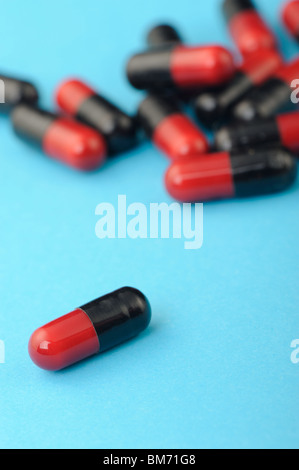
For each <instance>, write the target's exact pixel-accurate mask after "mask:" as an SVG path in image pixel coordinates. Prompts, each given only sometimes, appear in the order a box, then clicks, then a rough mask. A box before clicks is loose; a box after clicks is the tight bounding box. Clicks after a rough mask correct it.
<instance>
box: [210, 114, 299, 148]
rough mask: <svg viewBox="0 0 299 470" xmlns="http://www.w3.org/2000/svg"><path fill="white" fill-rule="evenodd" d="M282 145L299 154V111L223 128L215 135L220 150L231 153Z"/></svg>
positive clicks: (216, 144)
mask: <svg viewBox="0 0 299 470" xmlns="http://www.w3.org/2000/svg"><path fill="white" fill-rule="evenodd" d="M264 144H267V145H276V144H277V145H280V146H282V147H285V148H287V149H288V150H290V151H291V152H293V153H298V152H299V111H293V112H291V113H284V114H280V115H278V116H275V117H270V118H267V119H258V120H256V121H253V122H249V123H245V124H244V123H235V124H233V125H230V126H226V127H223V128H222V129H220V130H219V131H218V132H217V133H216V135H215V146H216V148H217V149H218V150H225V151H228V152H230V151H231V150H233V149H238V148H242V147H249V148H255V147H257V146H259V145H264Z"/></svg>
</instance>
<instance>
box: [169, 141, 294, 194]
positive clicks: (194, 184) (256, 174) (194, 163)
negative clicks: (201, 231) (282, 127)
mask: <svg viewBox="0 0 299 470" xmlns="http://www.w3.org/2000/svg"><path fill="white" fill-rule="evenodd" d="M296 174H297V165H296V160H295V158H294V157H293V156H292V155H291V154H290V153H289V152H287V151H286V150H284V149H281V148H279V147H275V148H263V149H256V150H254V151H250V152H246V151H243V152H242V151H240V152H237V153H228V152H219V153H214V154H209V155H204V156H202V157H201V158H196V159H189V160H183V161H178V162H174V163H173V164H172V165H171V166H170V168H169V169H168V171H167V173H166V176H165V184H166V189H167V191H168V192H169V194H170V195H171V196H172V197H173V198H174V199H176V200H178V201H181V202H204V201H210V200H213V199H223V198H232V197H250V196H259V195H264V194H270V193H275V192H279V191H283V190H285V189H287V188H288V187H289V186H291V185H292V184H293V182H294V181H295V178H296Z"/></svg>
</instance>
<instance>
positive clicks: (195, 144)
mask: <svg viewBox="0 0 299 470" xmlns="http://www.w3.org/2000/svg"><path fill="white" fill-rule="evenodd" d="M153 142H154V144H155V145H156V146H157V147H158V148H159V149H160V150H161V151H162V152H164V153H165V154H166V155H167V156H168V157H169V158H171V159H173V160H180V159H184V158H188V157H191V156H194V157H196V156H197V155H201V154H203V153H206V152H207V151H208V150H209V143H208V141H207V139H206V137H205V135H204V134H203V133H202V132H200V130H199V129H198V128H197V127H196V126H195V124H193V122H192V121H190V119H188V117H187V116H184V115H183V114H172V115H171V116H168V117H166V118H165V119H163V120H162V121H161V123H160V124H159V125H158V127H157V128H156V129H155V132H154V134H153Z"/></svg>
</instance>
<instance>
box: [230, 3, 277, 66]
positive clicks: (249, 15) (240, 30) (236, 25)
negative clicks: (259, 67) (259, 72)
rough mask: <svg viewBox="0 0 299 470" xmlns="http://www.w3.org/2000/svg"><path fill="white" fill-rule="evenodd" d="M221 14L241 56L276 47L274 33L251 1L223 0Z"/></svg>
mask: <svg viewBox="0 0 299 470" xmlns="http://www.w3.org/2000/svg"><path fill="white" fill-rule="evenodd" d="M223 12H224V16H225V19H226V22H227V24H228V27H229V31H230V34H231V36H232V38H233V40H234V42H235V44H236V46H237V48H238V49H239V51H240V53H241V54H242V56H243V57H244V58H245V57H248V55H250V54H252V53H253V52H259V51H260V50H262V49H273V50H275V49H276V47H277V42H276V38H275V35H274V33H273V32H272V31H271V29H270V28H269V27H268V25H267V24H266V23H265V21H264V20H263V18H262V17H261V16H260V14H259V13H258V11H257V9H256V8H255V6H254V4H253V2H252V1H251V0H225V1H224V3H223Z"/></svg>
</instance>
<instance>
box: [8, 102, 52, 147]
mask: <svg viewBox="0 0 299 470" xmlns="http://www.w3.org/2000/svg"><path fill="white" fill-rule="evenodd" d="M11 120H12V124H13V128H14V131H15V133H16V134H17V135H18V136H20V137H22V138H23V139H25V140H26V141H28V142H31V143H35V144H38V145H39V146H42V144H43V139H44V137H45V135H46V133H47V131H48V130H49V129H50V127H51V126H52V124H53V123H54V121H56V120H57V115H56V114H53V113H51V112H49V111H45V110H43V109H39V108H37V107H36V106H31V105H28V104H25V103H24V104H20V105H19V106H16V107H15V108H14V109H13V111H12V114H11Z"/></svg>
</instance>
